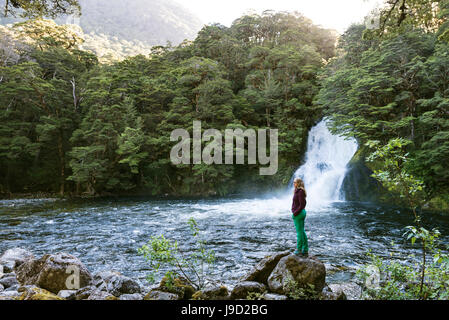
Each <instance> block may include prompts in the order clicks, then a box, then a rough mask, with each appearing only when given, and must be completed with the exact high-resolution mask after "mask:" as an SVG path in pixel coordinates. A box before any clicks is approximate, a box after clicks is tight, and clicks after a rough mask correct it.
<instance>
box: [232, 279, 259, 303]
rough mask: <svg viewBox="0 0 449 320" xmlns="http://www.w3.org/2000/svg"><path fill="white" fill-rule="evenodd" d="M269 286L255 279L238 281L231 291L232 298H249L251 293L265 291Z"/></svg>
mask: <svg viewBox="0 0 449 320" xmlns="http://www.w3.org/2000/svg"><path fill="white" fill-rule="evenodd" d="M266 290H267V286H266V285H264V284H263V283H259V282H255V281H243V282H240V283H238V284H237V285H236V286H235V287H234V289H233V290H232V292H231V299H232V300H236V299H247V298H248V295H249V294H250V293H264V292H265V291H266Z"/></svg>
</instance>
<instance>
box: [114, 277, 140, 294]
mask: <svg viewBox="0 0 449 320" xmlns="http://www.w3.org/2000/svg"><path fill="white" fill-rule="evenodd" d="M106 290H107V292H109V293H110V294H112V295H114V296H116V297H120V296H121V295H122V294H133V293H140V292H141V291H142V288H141V287H140V284H139V283H138V282H137V281H135V280H133V279H131V278H128V277H125V276H122V275H114V276H112V277H111V278H110V279H109V280H108V282H107V286H106Z"/></svg>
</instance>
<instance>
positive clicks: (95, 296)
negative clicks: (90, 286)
mask: <svg viewBox="0 0 449 320" xmlns="http://www.w3.org/2000/svg"><path fill="white" fill-rule="evenodd" d="M87 300H118V299H117V297H114V296H113V295H112V294H110V293H109V292H106V291H99V290H94V291H93V292H92V294H91V295H90V296H89V298H87Z"/></svg>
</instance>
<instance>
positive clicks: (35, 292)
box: [18, 286, 65, 300]
mask: <svg viewBox="0 0 449 320" xmlns="http://www.w3.org/2000/svg"><path fill="white" fill-rule="evenodd" d="M19 292H21V293H22V295H21V296H20V297H19V298H18V300H65V299H63V298H61V297H58V296H57V295H55V294H53V293H51V292H50V291H47V290H45V289H42V288H38V287H36V286H24V287H20V288H19Z"/></svg>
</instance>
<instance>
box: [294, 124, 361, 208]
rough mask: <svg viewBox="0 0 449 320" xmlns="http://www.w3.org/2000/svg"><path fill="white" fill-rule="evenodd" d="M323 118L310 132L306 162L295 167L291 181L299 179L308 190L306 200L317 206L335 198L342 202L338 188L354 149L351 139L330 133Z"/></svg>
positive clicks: (355, 144) (356, 146)
mask: <svg viewBox="0 0 449 320" xmlns="http://www.w3.org/2000/svg"><path fill="white" fill-rule="evenodd" d="M327 123H328V120H323V121H321V122H320V123H319V124H317V125H316V126H315V127H313V128H312V129H311V131H310V133H309V140H308V145H307V153H306V160H305V164H304V165H302V166H301V167H299V168H298V170H296V172H295V174H294V175H293V177H292V180H291V182H290V187H292V183H293V180H294V179H295V178H298V177H299V178H301V179H302V180H303V181H304V183H305V185H306V189H307V194H308V198H307V203H308V205H309V204H310V205H312V206H319V205H321V204H323V202H324V203H329V202H334V201H344V200H345V199H344V195H343V194H341V187H342V184H343V180H344V178H345V175H346V172H347V165H348V163H349V161H351V159H352V158H353V156H354V155H355V153H356V152H357V149H358V145H357V142H356V141H355V140H354V139H345V138H344V137H341V136H335V135H332V133H331V132H330V131H329V129H328V128H327Z"/></svg>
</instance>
